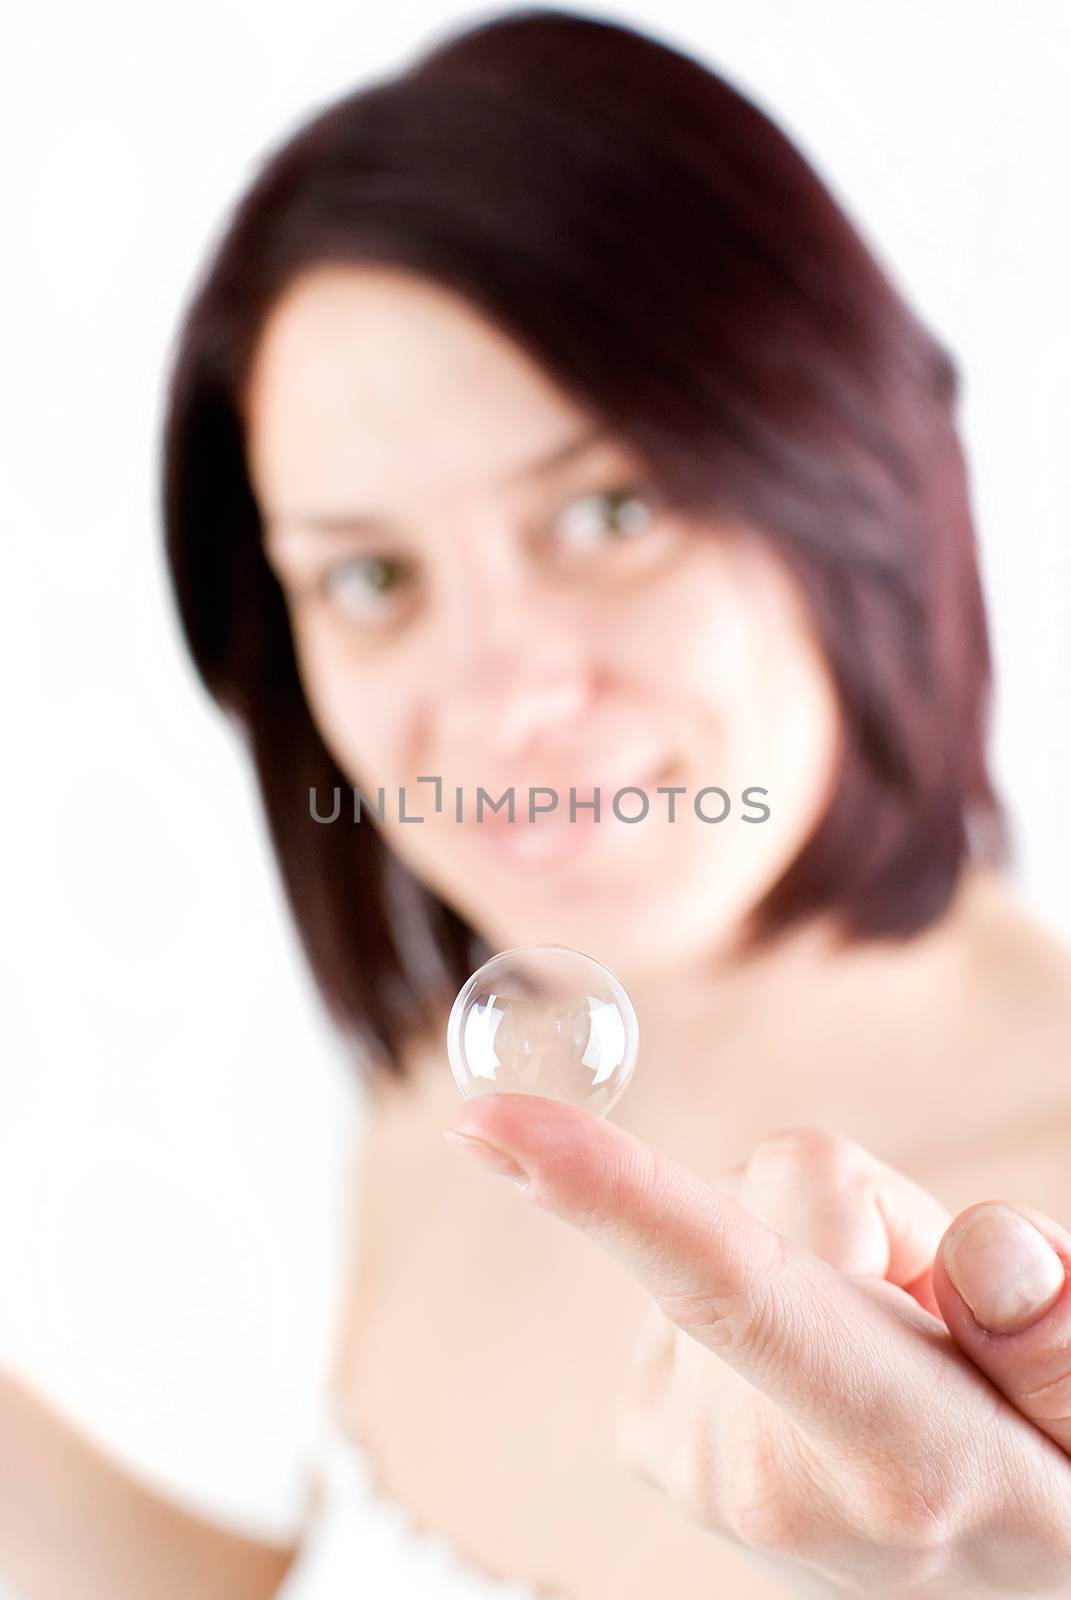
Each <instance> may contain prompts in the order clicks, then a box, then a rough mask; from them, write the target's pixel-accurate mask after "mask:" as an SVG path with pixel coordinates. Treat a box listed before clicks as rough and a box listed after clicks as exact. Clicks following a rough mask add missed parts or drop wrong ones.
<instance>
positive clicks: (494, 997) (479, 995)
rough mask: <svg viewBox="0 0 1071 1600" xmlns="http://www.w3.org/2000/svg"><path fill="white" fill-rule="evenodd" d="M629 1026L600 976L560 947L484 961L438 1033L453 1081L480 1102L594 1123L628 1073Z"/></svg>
mask: <svg viewBox="0 0 1071 1600" xmlns="http://www.w3.org/2000/svg"><path fill="white" fill-rule="evenodd" d="M639 1036H640V1030H639V1023H638V1022H637V1020H636V1013H635V1011H634V1010H633V1006H632V1001H631V1000H630V999H629V997H628V995H627V993H626V992H625V990H624V988H623V987H622V985H621V984H620V983H619V982H618V980H617V979H616V978H615V977H614V975H613V973H612V972H611V971H610V970H609V968H607V967H604V966H603V965H602V963H601V962H600V961H595V960H593V959H592V957H591V956H586V955H582V954H581V952H580V951H579V950H570V949H568V948H567V947H566V946H564V945H530V946H528V947H527V948H523V949H519V950H503V951H501V952H500V953H499V954H498V955H496V956H492V957H491V959H490V961H486V962H485V963H484V965H483V966H482V967H480V968H479V970H478V971H477V972H474V973H473V974H472V977H471V978H469V980H468V982H467V983H465V985H464V986H463V987H462V989H461V990H460V992H459V993H458V996H457V999H456V1000H455V1001H454V1004H453V1007H452V1009H451V1011H450V1019H449V1021H448V1022H447V1025H446V1048H447V1054H448V1055H449V1058H450V1068H451V1071H452V1072H453V1074H454V1079H455V1082H456V1083H457V1086H458V1088H459V1089H460V1090H461V1093H462V1094H463V1095H464V1096H465V1098H466V1100H473V1099H475V1098H476V1096H477V1095H481V1094H538V1095H543V1096H544V1097H545V1098H546V1099H548V1100H564V1101H566V1102H567V1103H568V1104H569V1105H573V1106H582V1107H583V1109H584V1110H585V1111H593V1112H597V1113H598V1114H599V1115H600V1116H601V1115H604V1114H605V1113H606V1112H607V1111H609V1109H610V1107H611V1106H612V1105H613V1104H614V1103H615V1102H616V1101H617V1100H618V1099H619V1098H620V1097H621V1095H622V1094H623V1093H624V1091H625V1088H626V1086H627V1084H628V1081H629V1079H630V1078H631V1076H632V1070H633V1068H634V1067H635V1065H636V1051H637V1048H638V1045H639Z"/></svg>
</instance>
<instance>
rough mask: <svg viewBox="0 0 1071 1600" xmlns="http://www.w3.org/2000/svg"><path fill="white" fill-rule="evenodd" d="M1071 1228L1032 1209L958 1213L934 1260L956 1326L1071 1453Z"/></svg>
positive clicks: (977, 1359) (975, 1357)
mask: <svg viewBox="0 0 1071 1600" xmlns="http://www.w3.org/2000/svg"><path fill="white" fill-rule="evenodd" d="M1069 1265H1071V1234H1069V1233H1068V1232H1067V1231H1066V1229H1064V1228H1061V1227H1060V1226H1059V1224H1058V1223H1055V1222H1053V1221H1051V1220H1050V1218H1048V1217H1046V1216H1044V1215H1043V1214H1042V1213H1041V1212H1040V1211H1035V1210H1034V1209H1033V1208H1032V1207H1030V1206H1019V1205H1017V1206H1011V1205H1005V1204H1002V1203H1001V1202H999V1201H986V1202H984V1203H982V1204H979V1205H974V1206H969V1207H968V1208H967V1210H966V1211H964V1212H961V1213H960V1215H959V1216H958V1217H956V1219H955V1221H954V1222H953V1223H952V1225H951V1227H950V1228H949V1229H948V1231H947V1232H946V1234H945V1236H944V1238H943V1239H942V1241H941V1244H940V1247H939V1249H938V1252H937V1257H936V1259H935V1261H934V1266H933V1290H934V1294H935V1296H936V1299H937V1303H938V1305H939V1307H940V1310H941V1315H942V1316H943V1317H944V1319H945V1322H946V1324H947V1325H948V1329H949V1332H950V1333H951V1334H952V1337H953V1338H954V1339H955V1341H956V1343H957V1344H958V1345H959V1346H960V1348H961V1349H962V1350H963V1351H964V1352H965V1353H966V1354H967V1355H968V1356H970V1358H971V1360H972V1361H973V1362H974V1364H975V1366H976V1367H978V1368H979V1369H980V1370H981V1371H982V1372H984V1373H985V1374H986V1376H987V1377H988V1378H990V1379H991V1381H992V1382H993V1383H994V1384H995V1385H996V1386H997V1388H998V1389H999V1390H1000V1391H1001V1393H1002V1394H1004V1395H1006V1396H1007V1398H1008V1399H1009V1400H1010V1401H1011V1403H1012V1404H1013V1405H1014V1406H1015V1407H1016V1409H1017V1410H1018V1411H1020V1412H1021V1413H1022V1415H1023V1416H1025V1417H1027V1418H1029V1420H1030V1421H1031V1422H1033V1423H1035V1424H1036V1425H1037V1427H1039V1428H1040V1429H1041V1430H1042V1432H1044V1433H1047V1434H1048V1435H1049V1437H1050V1438H1052V1439H1054V1440H1055V1441H1056V1443H1057V1444H1059V1445H1061V1446H1062V1447H1063V1448H1064V1449H1065V1450H1068V1451H1071V1293H1069V1292H1068V1289H1067V1269H1068V1266H1069Z"/></svg>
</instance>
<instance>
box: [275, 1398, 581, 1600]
mask: <svg viewBox="0 0 1071 1600" xmlns="http://www.w3.org/2000/svg"><path fill="white" fill-rule="evenodd" d="M310 1467H311V1477H312V1484H313V1493H314V1495H315V1499H314V1502H313V1512H312V1517H311V1520H310V1523H309V1525H308V1528H307V1531H306V1535H305V1538H304V1541H303V1543H302V1546H301V1550H300V1553H299V1555H298V1557H297V1560H296V1561H295V1563H294V1565H293V1566H292V1567H291V1568H290V1571H289V1573H288V1574H287V1577H286V1579H285V1581H284V1583H283V1586H282V1588H281V1589H279V1590H278V1591H277V1594H276V1600H346V1597H347V1596H349V1595H367V1596H368V1600H565V1597H563V1596H561V1595H558V1594H555V1593H554V1592H553V1591H552V1590H550V1589H544V1588H533V1587H532V1586H531V1585H530V1584H528V1583H522V1582H520V1581H516V1582H514V1581H512V1580H507V1579H505V1578H498V1577H494V1576H491V1575H489V1574H487V1573H484V1572H481V1571H479V1570H478V1569H477V1568H476V1567H474V1566H472V1565H471V1564H470V1563H469V1562H468V1560H467V1559H466V1557H465V1556H463V1555H462V1554H461V1552H460V1551H458V1550H456V1549H455V1548H454V1547H453V1546H452V1545H451V1544H450V1543H448V1541H447V1540H445V1539H443V1538H441V1537H440V1536H439V1535H438V1534H435V1533H432V1532H431V1531H429V1530H428V1529H426V1528H422V1527H421V1526H420V1525H419V1523H418V1522H417V1521H416V1519H415V1517H414V1516H413V1514H412V1513H411V1512H410V1511H409V1509H408V1508H407V1507H406V1506H403V1505H402V1504H401V1503H400V1502H399V1501H397V1500H394V1499H392V1498H390V1497H389V1496H387V1495H385V1494H384V1493H383V1492H382V1491H381V1490H380V1488H379V1486H378V1484H377V1483H376V1479H375V1472H374V1470H373V1467H372V1464H371V1462H370V1461H369V1459H368V1457H367V1455H366V1453H365V1452H364V1450H363V1449H362V1448H361V1446H360V1444H359V1442H358V1441H357V1440H356V1439H354V1438H353V1437H352V1436H351V1435H350V1434H349V1433H348V1432H347V1430H346V1428H345V1427H344V1425H343V1423H342V1421H341V1420H340V1419H339V1418H338V1417H337V1416H336V1415H335V1413H334V1412H333V1411H330V1410H325V1412H324V1413H323V1415H322V1418H321V1423H320V1430H319V1433H318V1436H317V1437H316V1439H315V1441H314V1443H313V1447H312V1452H311V1461H310Z"/></svg>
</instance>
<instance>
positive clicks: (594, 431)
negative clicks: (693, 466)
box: [264, 423, 610, 534]
mask: <svg viewBox="0 0 1071 1600" xmlns="http://www.w3.org/2000/svg"><path fill="white" fill-rule="evenodd" d="M609 436H610V435H609V432H608V430H607V429H606V427H605V426H603V424H601V423H596V424H594V425H593V426H591V427H588V428H585V429H583V431H582V432H580V433H577V434H573V435H572V436H571V437H570V438H568V439H565V440H563V441H562V443H560V444H557V445H555V446H554V447H553V448H552V449H550V450H548V451H545V452H544V453H543V454H542V455H539V456H536V457H535V459H534V460H532V461H526V462H524V463H522V465H521V466H519V467H514V468H513V469H512V471H510V472H509V473H507V474H506V476H505V477H504V478H503V479H501V480H500V484H501V487H503V488H505V487H507V486H508V485H510V484H514V483H523V482H528V481H530V480H531V479H533V478H538V477H544V476H546V475H547V474H549V473H551V472H554V471H556V470H557V469H558V468H560V467H564V466H566V465H568V463H569V462H570V461H573V460H575V458H576V457H577V456H580V455H583V454H584V452H585V451H587V450H590V449H591V448H592V447H593V446H594V445H596V444H601V443H603V442H604V441H605V440H607V439H608V438H609ZM393 526H394V525H393V524H392V522H391V519H390V518H389V517H377V516H373V515H372V514H371V513H370V512H361V511H336V512H330V511H327V512H323V511H288V512H285V513H284V512H278V513H276V514H275V515H274V516H270V517H265V518H264V528H265V531H266V532H270V531H272V530H273V529H281V528H284V527H302V528H310V529H312V530H313V531H314V532H317V533H370V534H382V533H390V532H391V531H392V527H393Z"/></svg>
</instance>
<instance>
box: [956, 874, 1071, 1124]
mask: <svg viewBox="0 0 1071 1600" xmlns="http://www.w3.org/2000/svg"><path fill="white" fill-rule="evenodd" d="M960 927H961V930H962V946H963V950H964V953H965V956H966V960H967V963H968V969H969V976H970V982H971V984H972V986H973V987H974V989H975V992H976V995H977V999H978V1003H979V1007H980V1015H981V1016H982V1017H983V1018H984V1020H985V1023H986V1025H987V1026H989V1027H996V1028H997V1029H998V1031H1003V1028H1004V1027H1007V1028H1009V1029H1014V1030H1018V1029H1020V1028H1022V1027H1023V1026H1029V1028H1030V1030H1031V1032H1033V1031H1035V1030H1038V1029H1048V1028H1051V1029H1052V1030H1053V1040H1054V1043H1062V1044H1063V1045H1064V1046H1065V1047H1066V1046H1071V943H1069V942H1068V941H1067V940H1066V939H1065V938H1064V937H1062V936H1061V934H1060V933H1058V932H1057V931H1056V930H1055V929H1054V928H1051V927H1049V926H1048V925H1047V924H1046V923H1045V922H1044V921H1043V920H1042V919H1041V918H1040V917H1039V916H1038V915H1037V914H1036V913H1035V912H1034V911H1033V910H1031V908H1030V907H1029V906H1028V905H1027V903H1026V901H1025V900H1024V899H1023V897H1022V895H1021V894H1020V893H1019V891H1018V890H1017V889H1016V888H1015V886H1014V885H1013V884H1012V883H1010V882H1009V881H1008V880H1007V879H1005V878H1003V877H1000V876H998V875H996V874H989V873H987V874H985V875H979V876H977V877H976V878H975V879H974V880H973V881H972V882H971V884H970V885H969V887H968V889H967V890H966V891H965V893H964V896H963V902H962V909H961V913H960ZM1068 1087H1069V1102H1068V1103H1069V1105H1071V1078H1069V1084H1068Z"/></svg>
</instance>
